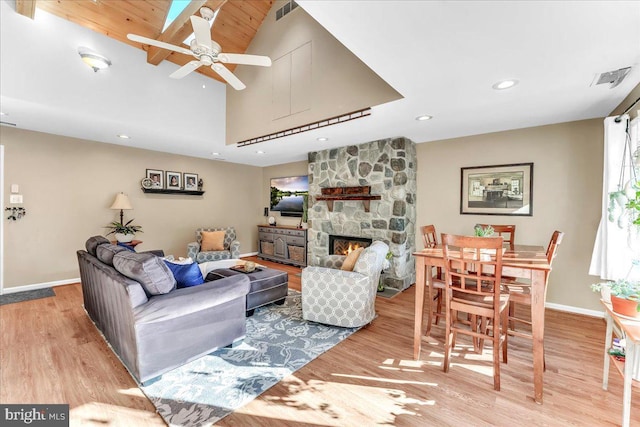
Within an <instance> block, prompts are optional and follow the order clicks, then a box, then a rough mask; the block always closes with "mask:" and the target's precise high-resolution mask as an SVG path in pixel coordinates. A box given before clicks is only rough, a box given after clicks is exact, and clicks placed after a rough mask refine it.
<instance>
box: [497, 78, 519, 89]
mask: <svg viewBox="0 0 640 427" xmlns="http://www.w3.org/2000/svg"><path fill="white" fill-rule="evenodd" d="M517 84H518V81H517V80H502V81H501V82H498V83H496V84H494V85H493V86H491V87H492V88H494V89H495V90H503V89H509V88H511V87H514V86H515V85H517Z"/></svg>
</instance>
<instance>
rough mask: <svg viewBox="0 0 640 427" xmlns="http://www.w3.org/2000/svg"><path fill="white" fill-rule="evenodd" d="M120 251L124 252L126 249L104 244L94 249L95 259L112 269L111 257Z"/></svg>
mask: <svg viewBox="0 0 640 427" xmlns="http://www.w3.org/2000/svg"><path fill="white" fill-rule="evenodd" d="M122 251H126V249H125V248H123V247H121V246H116V245H112V244H111V243H106V244H104V245H100V246H98V247H97V248H96V257H97V258H98V259H99V260H100V261H102V262H103V263H105V264H107V265H109V266H111V267H113V257H114V256H115V254H117V253H118V252H122Z"/></svg>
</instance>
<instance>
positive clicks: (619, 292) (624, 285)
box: [591, 279, 640, 319]
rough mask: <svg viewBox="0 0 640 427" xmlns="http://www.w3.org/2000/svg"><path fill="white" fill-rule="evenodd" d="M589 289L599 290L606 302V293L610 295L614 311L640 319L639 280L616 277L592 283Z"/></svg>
mask: <svg viewBox="0 0 640 427" xmlns="http://www.w3.org/2000/svg"><path fill="white" fill-rule="evenodd" d="M591 289H592V290H593V291H594V292H601V294H602V299H603V300H604V301H605V302H607V295H610V299H611V307H612V309H613V311H614V312H616V313H619V314H622V315H623V316H627V317H635V318H638V319H640V281H634V280H627V279H618V280H615V281H608V282H601V283H594V284H593V285H591Z"/></svg>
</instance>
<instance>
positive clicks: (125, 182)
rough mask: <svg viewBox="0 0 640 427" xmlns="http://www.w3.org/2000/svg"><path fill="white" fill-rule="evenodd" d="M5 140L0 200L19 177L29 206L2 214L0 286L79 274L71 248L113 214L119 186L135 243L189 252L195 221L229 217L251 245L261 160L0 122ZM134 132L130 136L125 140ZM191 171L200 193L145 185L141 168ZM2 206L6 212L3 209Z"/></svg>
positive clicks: (223, 222)
mask: <svg viewBox="0 0 640 427" xmlns="http://www.w3.org/2000/svg"><path fill="white" fill-rule="evenodd" d="M0 144H2V145H4V146H5V168H6V171H5V181H4V182H5V188H4V193H5V200H4V203H5V206H10V205H9V194H10V186H11V184H18V185H20V194H22V195H23V196H24V207H25V208H26V209H27V215H26V216H25V217H24V218H23V219H20V220H19V221H15V222H14V221H7V220H6V219H3V221H4V240H5V241H4V251H5V259H4V270H5V271H4V287H5V288H10V287H15V286H21V285H31V284H38V283H45V282H52V281H58V280H66V279H73V278H77V277H79V274H78V268H77V260H76V254H75V253H76V250H78V249H80V248H82V247H84V242H85V240H86V239H87V238H88V237H90V236H93V235H96V234H104V233H105V229H104V228H103V226H104V225H106V224H108V223H109V222H111V221H114V220H119V211H112V210H110V209H109V206H111V203H112V202H113V200H114V198H115V195H116V193H118V192H120V191H123V192H125V193H126V194H128V196H129V198H130V200H131V203H132V205H133V208H134V209H133V210H131V211H125V221H127V220H128V219H131V218H135V223H136V224H138V225H141V226H142V227H143V230H144V233H142V234H139V235H138V236H137V237H138V238H139V239H140V240H143V241H144V243H143V244H142V245H140V246H139V248H140V249H141V250H148V249H156V248H161V249H164V250H165V253H167V254H173V255H175V256H186V245H187V243H188V242H190V241H193V240H194V231H195V229H196V228H197V227H201V226H230V225H233V226H235V228H236V230H237V233H238V239H239V240H240V244H241V246H240V251H241V253H249V252H255V251H256V250H257V243H256V241H257V238H256V236H257V233H255V231H254V230H255V228H256V224H258V222H259V221H260V219H261V211H262V208H261V206H263V202H261V199H262V198H264V192H263V187H264V185H263V171H262V168H259V167H253V166H243V165H238V164H231V163H225V162H217V161H211V160H205V159H196V158H192V157H186V156H178V155H173V154H166V153H160V152H154V151H148V150H141V149H135V148H128V147H122V146H118V145H111V144H102V143H97V142H90V141H86V140H79V139H73V138H67V137H60V136H54V135H50V134H45V133H38V132H31V131H25V130H19V129H14V128H9V127H6V126H3V127H1V128H0ZM134 144H135V141H134V140H132V145H134ZM147 168H150V169H161V170H170V171H178V172H191V173H197V174H198V175H199V176H200V177H201V178H202V179H203V180H204V191H205V194H204V195H203V196H202V197H197V196H182V195H161V194H145V193H143V192H142V190H141V189H140V180H141V179H142V178H143V177H144V176H145V170H146V169H147ZM3 215H4V213H3Z"/></svg>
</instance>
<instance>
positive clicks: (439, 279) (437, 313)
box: [420, 224, 444, 336]
mask: <svg viewBox="0 0 640 427" xmlns="http://www.w3.org/2000/svg"><path fill="white" fill-rule="evenodd" d="M420 232H421V234H422V242H423V243H424V247H425V248H434V247H436V246H438V234H437V233H436V227H435V226H434V225H433V224H429V225H423V226H422V227H420ZM430 273H431V275H432V277H433V289H434V290H435V295H433V298H432V300H431V301H430V305H429V313H430V314H431V315H430V316H429V319H428V320H427V331H426V335H427V336H429V335H430V334H431V325H432V323H435V324H436V325H437V324H438V321H439V320H440V318H441V317H444V312H443V311H442V299H443V298H442V295H443V290H444V274H443V271H442V268H441V267H436V268H435V274H434V271H431V272H430ZM434 304H435V306H436V307H435V310H434V308H433V306H434ZM434 319H435V320H434Z"/></svg>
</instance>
